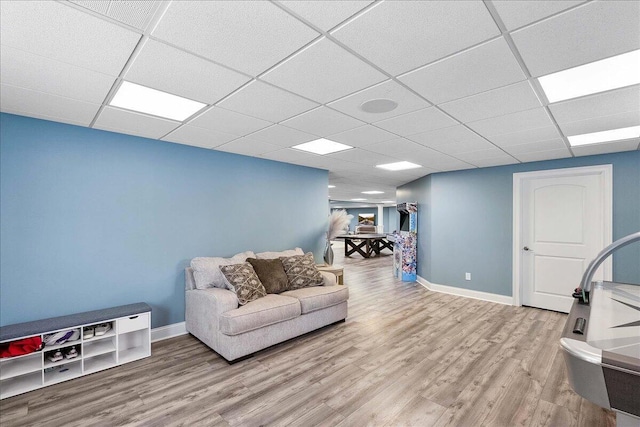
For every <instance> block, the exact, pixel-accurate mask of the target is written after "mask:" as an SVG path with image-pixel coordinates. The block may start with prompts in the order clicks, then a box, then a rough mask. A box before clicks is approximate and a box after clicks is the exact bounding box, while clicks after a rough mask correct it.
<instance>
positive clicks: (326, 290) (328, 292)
mask: <svg viewBox="0 0 640 427" xmlns="http://www.w3.org/2000/svg"><path fill="white" fill-rule="evenodd" d="M280 295H281V296H288V297H294V298H296V299H298V300H299V301H300V308H301V312H302V314H306V313H311V312H312V311H316V310H322V309H323V308H327V307H331V306H332V305H336V304H340V303H341V302H344V301H346V300H348V299H349V288H348V287H346V286H343V285H334V286H312V287H309V288H302V289H296V290H294V291H287V292H283V293H281V294H280Z"/></svg>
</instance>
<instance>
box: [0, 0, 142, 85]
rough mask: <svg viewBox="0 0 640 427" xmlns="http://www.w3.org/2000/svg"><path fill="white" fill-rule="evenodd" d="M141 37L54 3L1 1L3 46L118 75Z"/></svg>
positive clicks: (0, 35) (0, 28) (1, 38)
mask: <svg viewBox="0 0 640 427" xmlns="http://www.w3.org/2000/svg"><path fill="white" fill-rule="evenodd" d="M140 37H141V36H140V34H137V33H135V32H133V31H130V30H127V29H124V28H122V27H120V26H118V25H115V24H112V23H110V22H106V21H104V20H102V19H100V18H97V17H95V16H91V15H89V14H87V13H84V12H81V11H79V10H77V9H75V8H73V7H70V6H65V5H64V4H62V3H58V2H53V1H29V2H23V1H3V2H0V40H1V43H2V44H3V45H7V46H11V47H14V48H17V49H21V50H25V51H27V52H31V53H34V54H36V55H41V56H45V57H47V58H52V59H55V60H57V61H61V62H66V63H69V64H73V65H76V66H78V67H83V68H88V69H90V70H93V71H98V72H101V73H104V74H109V75H112V76H117V75H118V74H119V73H120V71H121V70H122V68H123V67H124V65H125V64H126V62H127V60H128V59H129V56H131V53H132V52H133V49H134V48H135V47H136V44H137V43H138V40H140Z"/></svg>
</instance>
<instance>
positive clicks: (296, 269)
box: [280, 252, 324, 290]
mask: <svg viewBox="0 0 640 427" xmlns="http://www.w3.org/2000/svg"><path fill="white" fill-rule="evenodd" d="M280 259H281V260H282V265H283V266H284V271H285V273H287V278H288V279H289V286H288V289H289V290H294V289H300V288H306V287H307V286H318V285H322V284H323V283H324V279H323V278H322V274H320V271H318V268H317V267H316V262H315V260H314V259H313V254H312V253H311V252H307V253H306V254H304V255H296V256H291V257H280Z"/></svg>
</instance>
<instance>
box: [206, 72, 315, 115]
mask: <svg viewBox="0 0 640 427" xmlns="http://www.w3.org/2000/svg"><path fill="white" fill-rule="evenodd" d="M218 106H219V107H222V108H226V109H227V110H232V111H236V112H238V113H242V114H246V115H248V116H253V117H257V118H259V119H264V120H269V121H270V122H280V121H282V120H285V119H288V118H289V117H292V116H295V115H296V114H300V113H303V112H305V111H308V110H311V109H312V108H315V107H317V106H318V104H317V103H315V102H312V101H309V100H307V99H304V98H301V97H299V96H297V95H293V94H291V93H289V92H286V91H284V90H282V89H278V88H276V87H273V86H271V85H268V84H266V83H264V82H261V81H258V80H254V81H252V82H251V83H249V84H248V85H246V86H245V87H243V88H242V89H240V90H239V91H237V92H236V93H234V94H233V95H231V96H230V97H228V98H226V99H225V100H223V101H222V102H220V103H219V104H218Z"/></svg>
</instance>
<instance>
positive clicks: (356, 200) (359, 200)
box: [351, 199, 367, 202]
mask: <svg viewBox="0 0 640 427" xmlns="http://www.w3.org/2000/svg"><path fill="white" fill-rule="evenodd" d="M365 200H367V199H351V201H353V202H364V201H365Z"/></svg>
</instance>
